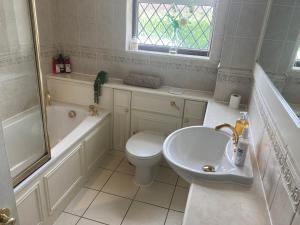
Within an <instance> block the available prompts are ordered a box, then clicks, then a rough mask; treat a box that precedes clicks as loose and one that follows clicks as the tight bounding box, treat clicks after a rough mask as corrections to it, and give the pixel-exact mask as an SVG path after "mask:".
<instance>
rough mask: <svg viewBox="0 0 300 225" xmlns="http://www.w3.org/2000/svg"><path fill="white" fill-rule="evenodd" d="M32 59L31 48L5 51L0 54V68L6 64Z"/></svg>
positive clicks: (16, 63) (10, 64) (15, 63)
mask: <svg viewBox="0 0 300 225" xmlns="http://www.w3.org/2000/svg"><path fill="white" fill-rule="evenodd" d="M33 60H34V52H33V51H32V50H31V51H30V50H28V51H14V52H7V53H5V54H1V55H0V68H1V67H6V66H12V65H18V64H21V63H24V62H30V61H33Z"/></svg>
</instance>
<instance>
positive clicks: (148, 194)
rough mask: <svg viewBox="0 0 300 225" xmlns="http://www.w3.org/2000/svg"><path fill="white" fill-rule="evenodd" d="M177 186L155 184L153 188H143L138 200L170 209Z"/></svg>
mask: <svg viewBox="0 0 300 225" xmlns="http://www.w3.org/2000/svg"><path fill="white" fill-rule="evenodd" d="M174 188H175V186H173V185H170V184H164V183H159V182H153V184H152V185H151V186H148V187H141V188H140V190H139V191H138V193H137V195H136V198H135V199H136V200H138V201H141V202H146V203H150V204H154V205H157V206H161V207H165V208H169V206H170V203H171V199H172V195H173V192H174Z"/></svg>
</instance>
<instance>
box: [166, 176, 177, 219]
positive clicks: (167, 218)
mask: <svg viewBox="0 0 300 225" xmlns="http://www.w3.org/2000/svg"><path fill="white" fill-rule="evenodd" d="M178 181H179V176H178V177H177V180H176V184H175V188H174V190H173V194H172V197H171V201H170V204H169V208H168V212H167V217H166V219H165V222H164V225H166V222H167V220H168V216H169V212H170V207H171V205H172V201H173V198H174V195H175V191H176V187H177V184H178Z"/></svg>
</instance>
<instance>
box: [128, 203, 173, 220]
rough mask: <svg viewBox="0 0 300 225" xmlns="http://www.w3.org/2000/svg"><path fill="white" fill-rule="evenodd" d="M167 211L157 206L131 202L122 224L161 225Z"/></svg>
mask: <svg viewBox="0 0 300 225" xmlns="http://www.w3.org/2000/svg"><path fill="white" fill-rule="evenodd" d="M167 212H168V210H167V209H163V208H160V207H157V206H152V205H148V204H144V203H141V202H133V204H132V205H131V207H130V209H129V211H128V213H127V215H126V217H125V219H124V221H123V223H122V225H163V224H164V222H165V219H166V216H167Z"/></svg>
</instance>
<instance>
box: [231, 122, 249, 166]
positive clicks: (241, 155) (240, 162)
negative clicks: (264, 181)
mask: <svg viewBox="0 0 300 225" xmlns="http://www.w3.org/2000/svg"><path fill="white" fill-rule="evenodd" d="M248 136H249V128H248V127H245V128H244V130H243V134H242V136H241V137H240V139H239V143H238V147H237V151H236V155H235V160H234V164H235V165H236V166H239V167H242V166H244V163H245V159H246V156H247V152H248V148H249V140H248Z"/></svg>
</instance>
